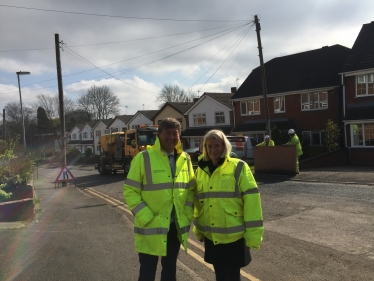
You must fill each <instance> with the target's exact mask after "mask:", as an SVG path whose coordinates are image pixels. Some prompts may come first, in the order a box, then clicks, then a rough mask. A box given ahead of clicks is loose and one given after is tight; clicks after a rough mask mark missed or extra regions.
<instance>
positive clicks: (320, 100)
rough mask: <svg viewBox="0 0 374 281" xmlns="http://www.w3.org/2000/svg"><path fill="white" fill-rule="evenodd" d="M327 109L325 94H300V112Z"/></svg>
mask: <svg viewBox="0 0 374 281" xmlns="http://www.w3.org/2000/svg"><path fill="white" fill-rule="evenodd" d="M325 108H327V92H315V93H307V94H301V110H318V109H325Z"/></svg>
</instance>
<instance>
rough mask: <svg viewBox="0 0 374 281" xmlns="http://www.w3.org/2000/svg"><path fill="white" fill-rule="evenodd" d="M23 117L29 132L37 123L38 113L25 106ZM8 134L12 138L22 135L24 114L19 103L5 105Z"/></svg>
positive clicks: (26, 129)
mask: <svg viewBox="0 0 374 281" xmlns="http://www.w3.org/2000/svg"><path fill="white" fill-rule="evenodd" d="M22 110H23V117H24V120H25V131H26V132H27V131H28V130H29V128H30V125H31V124H35V123H36V112H34V111H33V109H32V108H30V107H29V106H27V105H23V108H22ZM5 112H6V115H5V117H6V122H7V132H8V134H9V135H10V136H14V135H22V132H23V128H22V112H21V107H20V105H19V103H18V102H9V103H7V104H6V105H5Z"/></svg>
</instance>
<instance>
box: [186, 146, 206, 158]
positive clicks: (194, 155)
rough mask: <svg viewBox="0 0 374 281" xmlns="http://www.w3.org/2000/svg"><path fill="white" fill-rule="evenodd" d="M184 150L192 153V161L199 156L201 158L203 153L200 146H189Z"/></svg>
mask: <svg viewBox="0 0 374 281" xmlns="http://www.w3.org/2000/svg"><path fill="white" fill-rule="evenodd" d="M184 151H185V152H187V153H188V154H189V155H190V157H191V160H192V161H197V158H199V156H200V155H201V154H202V152H200V149H199V147H191V148H187V149H185V150H184Z"/></svg>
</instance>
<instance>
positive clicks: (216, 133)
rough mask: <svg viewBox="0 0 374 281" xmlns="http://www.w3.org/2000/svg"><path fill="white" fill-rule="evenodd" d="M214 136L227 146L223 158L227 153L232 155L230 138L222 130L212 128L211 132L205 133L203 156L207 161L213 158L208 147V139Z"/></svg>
mask: <svg viewBox="0 0 374 281" xmlns="http://www.w3.org/2000/svg"><path fill="white" fill-rule="evenodd" d="M212 138H213V139H216V140H219V141H221V142H222V143H223V145H224V146H225V149H224V150H223V153H222V155H221V157H222V158H223V157H225V156H226V155H230V153H231V149H232V146H231V143H230V142H229V140H228V139H227V138H226V136H225V134H224V133H223V132H222V131H220V130H210V131H209V132H207V133H206V134H205V136H204V141H203V158H204V160H205V161H210V160H212V159H210V157H209V155H208V150H207V147H206V141H207V140H208V139H212Z"/></svg>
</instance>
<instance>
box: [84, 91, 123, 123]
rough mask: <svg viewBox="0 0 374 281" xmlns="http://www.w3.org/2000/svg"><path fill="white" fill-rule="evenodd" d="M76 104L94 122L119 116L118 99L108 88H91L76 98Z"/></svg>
mask: <svg viewBox="0 0 374 281" xmlns="http://www.w3.org/2000/svg"><path fill="white" fill-rule="evenodd" d="M77 103H78V105H79V106H81V107H82V108H83V109H84V110H86V111H87V112H88V113H89V114H90V115H91V116H92V117H93V119H95V120H99V119H108V118H109V116H110V115H117V114H119V108H118V105H119V99H118V97H117V96H116V95H115V94H114V93H113V92H112V91H111V90H110V89H109V87H108V86H101V87H97V86H92V87H91V88H90V89H89V90H88V91H87V93H86V94H84V95H81V96H80V97H79V98H78V100H77Z"/></svg>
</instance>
